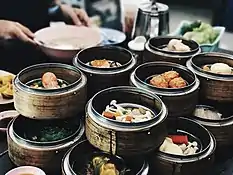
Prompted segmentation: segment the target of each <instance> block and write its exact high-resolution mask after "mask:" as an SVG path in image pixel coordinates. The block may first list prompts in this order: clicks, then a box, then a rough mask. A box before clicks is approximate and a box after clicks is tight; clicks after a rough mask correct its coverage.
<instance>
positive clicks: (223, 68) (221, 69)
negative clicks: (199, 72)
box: [202, 63, 232, 74]
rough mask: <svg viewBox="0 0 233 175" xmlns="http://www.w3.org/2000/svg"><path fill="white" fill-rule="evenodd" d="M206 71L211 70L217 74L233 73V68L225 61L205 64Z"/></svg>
mask: <svg viewBox="0 0 233 175" xmlns="http://www.w3.org/2000/svg"><path fill="white" fill-rule="evenodd" d="M202 69H203V70H204V71H209V72H212V73H216V74H232V68H231V67H230V66H229V65H227V64H225V63H215V64H212V65H204V66H203V67H202Z"/></svg>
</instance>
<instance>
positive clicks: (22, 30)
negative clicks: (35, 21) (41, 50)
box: [0, 20, 35, 44]
mask: <svg viewBox="0 0 233 175" xmlns="http://www.w3.org/2000/svg"><path fill="white" fill-rule="evenodd" d="M0 38H3V39H14V38H18V39H19V40H22V41H24V42H29V43H33V44H35V42H34V41H33V39H32V38H34V34H33V33H32V32H31V31H30V30H29V29H28V28H27V27H25V26H23V25H22V24H20V23H18V22H13V21H7V20H0Z"/></svg>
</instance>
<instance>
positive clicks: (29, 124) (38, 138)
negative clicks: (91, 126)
mask: <svg viewBox="0 0 233 175" xmlns="http://www.w3.org/2000/svg"><path fill="white" fill-rule="evenodd" d="M41 77H42V78H41ZM13 85H14V101H15V108H16V110H17V111H18V112H19V113H20V114H21V115H20V116H19V117H17V118H16V119H14V120H13V121H12V122H11V123H10V124H9V126H8V131H7V136H8V137H7V140H8V148H9V157H10V159H11V160H12V162H13V163H14V164H15V165H18V166H22V165H31V166H37V167H40V168H42V169H45V170H46V171H47V172H51V173H56V171H59V170H60V169H59V167H58V166H57V165H58V164H60V161H61V159H62V157H63V155H64V153H65V151H67V150H68V149H69V148H70V147H71V146H72V145H73V144H74V143H76V142H77V141H79V140H80V138H81V136H82V135H83V133H84V125H83V121H82V118H81V117H80V116H81V115H80V113H81V112H82V110H83V108H84V105H85V103H86V77H85V76H84V75H83V74H82V73H81V72H80V71H79V70H78V69H77V68H75V67H73V66H69V65H64V64H54V63H51V64H39V65H35V66H31V67H28V68H25V69H24V70H22V71H21V72H20V73H19V74H18V75H17V76H16V78H15V79H14V83H13Z"/></svg>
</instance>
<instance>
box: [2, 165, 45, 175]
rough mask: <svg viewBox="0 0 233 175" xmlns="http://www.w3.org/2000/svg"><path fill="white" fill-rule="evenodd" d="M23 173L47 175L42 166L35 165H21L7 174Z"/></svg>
mask: <svg viewBox="0 0 233 175" xmlns="http://www.w3.org/2000/svg"><path fill="white" fill-rule="evenodd" d="M21 174H22V175H23V174H32V175H46V174H45V172H44V171H42V170H41V169H40V168H37V167H33V166H21V167H18V168H14V169H12V170H10V171H9V172H8V173H6V174H5V175H21Z"/></svg>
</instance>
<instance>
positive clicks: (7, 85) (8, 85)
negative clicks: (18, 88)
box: [0, 75, 14, 99]
mask: <svg viewBox="0 0 233 175" xmlns="http://www.w3.org/2000/svg"><path fill="white" fill-rule="evenodd" d="M13 78H14V76H13V75H5V76H1V77H0V93H1V95H2V97H3V98H5V99H12V98H13V84H12V82H13Z"/></svg>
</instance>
